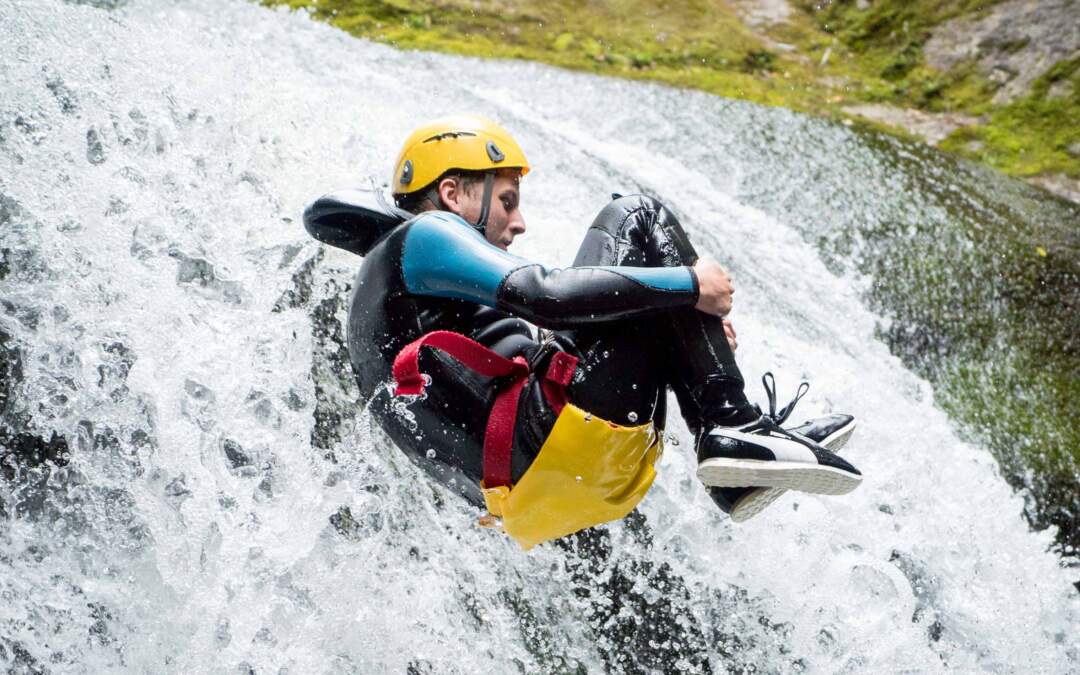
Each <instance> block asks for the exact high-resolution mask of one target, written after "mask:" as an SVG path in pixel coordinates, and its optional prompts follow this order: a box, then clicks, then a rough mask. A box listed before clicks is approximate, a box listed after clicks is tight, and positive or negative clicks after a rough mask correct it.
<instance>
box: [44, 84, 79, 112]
mask: <svg viewBox="0 0 1080 675" xmlns="http://www.w3.org/2000/svg"><path fill="white" fill-rule="evenodd" d="M45 86H46V87H47V88H48V89H49V91H51V92H52V95H53V97H55V98H56V102H57V103H58V104H60V112H62V113H64V114H65V115H74V114H75V113H77V112H78V111H79V99H78V98H77V97H76V96H75V92H73V91H71V89H69V88H68V86H67V85H66V84H64V81H63V80H62V79H60V77H59V76H53V77H50V78H49V79H48V80H46V81H45Z"/></svg>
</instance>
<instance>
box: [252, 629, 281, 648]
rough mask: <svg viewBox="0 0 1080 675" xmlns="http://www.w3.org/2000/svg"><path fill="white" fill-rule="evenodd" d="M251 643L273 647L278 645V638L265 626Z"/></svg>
mask: <svg viewBox="0 0 1080 675" xmlns="http://www.w3.org/2000/svg"><path fill="white" fill-rule="evenodd" d="M251 643H252V644H256V645H270V646H271V647H272V646H274V645H276V644H277V638H276V637H274V633H273V631H271V630H270V629H269V628H266V627H265V626H264V627H263V628H260V629H259V630H258V631H257V632H256V633H255V637H253V638H251Z"/></svg>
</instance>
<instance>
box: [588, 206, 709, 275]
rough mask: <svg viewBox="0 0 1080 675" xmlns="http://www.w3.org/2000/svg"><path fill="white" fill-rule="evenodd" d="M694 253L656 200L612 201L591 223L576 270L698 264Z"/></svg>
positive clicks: (672, 217)
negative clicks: (589, 267) (595, 267)
mask: <svg viewBox="0 0 1080 675" xmlns="http://www.w3.org/2000/svg"><path fill="white" fill-rule="evenodd" d="M697 258H698V256H697V252H696V251H695V250H694V247H693V245H692V244H691V243H690V238H689V237H688V236H687V235H686V231H685V230H683V228H682V225H681V224H680V223H679V220H678V218H676V217H675V214H674V213H673V212H672V211H671V210H670V209H668V208H667V207H666V206H664V204H663V203H661V202H660V201H659V200H658V199H655V198H653V197H648V196H645V195H628V196H624V197H617V198H616V199H613V200H612V201H611V202H610V203H609V204H608V205H607V206H605V207H604V208H603V209H601V210H600V213H598V214H597V216H596V218H595V219H593V222H592V224H591V225H590V226H589V230H588V232H586V235H585V241H584V242H583V243H582V246H581V249H579V251H578V256H577V258H576V259H575V261H574V265H575V266H582V265H641V266H646V267H678V266H681V265H692V264H694V263H695V262H697Z"/></svg>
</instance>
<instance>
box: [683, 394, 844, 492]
mask: <svg viewBox="0 0 1080 675" xmlns="http://www.w3.org/2000/svg"><path fill="white" fill-rule="evenodd" d="M762 382H763V383H764V384H765V389H766V392H767V393H768V395H769V414H767V415H766V414H763V415H761V417H759V418H758V419H757V420H756V421H754V422H750V423H749V424H746V425H743V426H738V427H713V428H712V429H710V430H709V431H707V432H705V433H703V434H702V435H701V436H700V437H699V439H698V443H697V450H698V470H697V475H698V478H699V479H700V480H701V482H703V483H704V484H705V485H708V486H713V487H724V488H731V487H764V488H783V489H787V490H799V491H801V492H809V493H814V494H827V495H842V494H847V493H848V492H851V491H852V490H854V489H855V488H856V487H858V486H859V484H860V483H861V482H862V474H860V473H859V470H858V469H856V468H855V467H854V466H852V465H851V464H850V463H849V462H847V461H846V460H844V459H843V458H841V457H839V456H838V455H836V454H834V453H832V452H830V451H829V450H827V449H825V448H823V447H822V446H820V445H818V444H817V443H815V442H814V441H812V440H810V439H809V438H807V437H806V436H804V435H802V434H799V433H797V432H793V431H791V430H787V429H783V428H782V427H781V426H780V423H781V422H783V421H784V420H785V419H787V417H788V415H790V414H791V411H792V409H793V408H794V406H795V404H796V403H797V402H798V401H799V399H800V398H802V396H803V395H804V394H805V393H806V389H808V388H809V385H807V384H806V383H805V382H804V383H802V384H801V385H800V386H799V391H798V393H797V395H796V396H795V398H794V400H792V401H791V403H789V404H788V405H786V406H784V408H783V409H781V410H780V411H776V396H775V382H774V380H773V377H772V373H766V374H765V376H764V377H763V378H762ZM848 433H849V434H850V431H849V432H848ZM777 496H778V495H777ZM762 508H763V507H762ZM758 510H759V511H760V509H758Z"/></svg>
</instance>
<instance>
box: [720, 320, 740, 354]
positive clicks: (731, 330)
mask: <svg viewBox="0 0 1080 675" xmlns="http://www.w3.org/2000/svg"><path fill="white" fill-rule="evenodd" d="M724 335H725V336H727V343H728V346H730V347H731V351H735V350H736V349H738V348H739V343H738V342H736V341H735V326H732V325H731V321H728V320H727V319H724Z"/></svg>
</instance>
